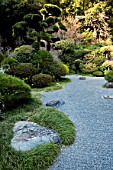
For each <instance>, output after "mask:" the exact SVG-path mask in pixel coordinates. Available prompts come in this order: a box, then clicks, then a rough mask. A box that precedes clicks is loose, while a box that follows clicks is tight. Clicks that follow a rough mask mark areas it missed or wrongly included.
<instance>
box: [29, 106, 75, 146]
mask: <svg viewBox="0 0 113 170" xmlns="http://www.w3.org/2000/svg"><path fill="white" fill-rule="evenodd" d="M30 121H33V122H36V123H38V124H40V125H42V126H45V127H48V128H51V129H54V130H55V131H57V132H58V133H59V136H60V138H61V140H62V144H63V145H69V144H72V143H73V142H74V139H75V127H74V124H73V123H72V121H71V120H70V119H69V118H68V117H67V116H66V115H65V114H64V113H63V112H61V111H59V110H56V109H54V108H52V107H40V108H39V109H38V110H36V113H35V114H34V115H33V116H32V117H31V118H30Z"/></svg>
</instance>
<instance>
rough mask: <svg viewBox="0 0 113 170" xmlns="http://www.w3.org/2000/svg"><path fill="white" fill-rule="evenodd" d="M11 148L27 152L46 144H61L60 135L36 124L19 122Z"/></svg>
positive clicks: (16, 124)
mask: <svg viewBox="0 0 113 170" xmlns="http://www.w3.org/2000/svg"><path fill="white" fill-rule="evenodd" d="M13 132H14V137H13V139H12V140H11V146H12V147H14V148H15V149H16V150H21V151H27V150H30V149H32V148H33V147H35V146H37V145H40V144H44V143H50V142H54V143H61V140H60V138H59V136H58V133H57V132H55V131H54V130H52V129H48V128H45V127H42V126H40V125H38V124H36V123H34V122H27V121H19V122H17V123H15V125H14V128H13Z"/></svg>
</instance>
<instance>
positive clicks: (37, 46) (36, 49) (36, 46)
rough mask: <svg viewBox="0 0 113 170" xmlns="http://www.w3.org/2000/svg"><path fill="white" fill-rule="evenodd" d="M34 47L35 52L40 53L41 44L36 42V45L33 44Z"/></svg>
mask: <svg viewBox="0 0 113 170" xmlns="http://www.w3.org/2000/svg"><path fill="white" fill-rule="evenodd" d="M32 47H33V48H34V49H35V51H38V50H39V48H40V43H39V42H34V43H33V44H32Z"/></svg>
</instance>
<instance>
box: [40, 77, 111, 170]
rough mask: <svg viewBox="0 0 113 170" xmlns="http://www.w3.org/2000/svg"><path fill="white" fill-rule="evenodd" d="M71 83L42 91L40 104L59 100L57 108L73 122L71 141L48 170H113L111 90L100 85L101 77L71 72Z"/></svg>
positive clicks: (102, 82) (101, 82)
mask: <svg viewBox="0 0 113 170" xmlns="http://www.w3.org/2000/svg"><path fill="white" fill-rule="evenodd" d="M68 77H69V78H71V80H72V82H71V83H68V84H67V85H66V86H65V88H64V89H61V90H57V91H53V92H43V96H42V101H43V104H45V103H46V102H48V101H50V100H51V99H53V100H59V99H62V100H63V101H65V104H64V105H62V106H60V107H59V108H58V109H59V110H60V111H63V112H64V113H65V114H66V115H68V117H69V118H70V119H71V120H72V121H73V122H74V124H75V127H76V138H75V142H74V144H72V145H70V146H68V147H66V148H63V149H62V152H61V154H60V155H59V156H58V157H57V161H56V163H55V164H54V165H52V166H51V167H50V170H113V99H108V100H107V99H104V98H103V97H102V96H104V95H106V96H112V95H113V89H106V88H102V86H103V85H104V84H105V83H106V81H105V80H104V78H102V77H99V78H98V77H86V80H84V81H81V80H79V76H75V75H71V76H68Z"/></svg>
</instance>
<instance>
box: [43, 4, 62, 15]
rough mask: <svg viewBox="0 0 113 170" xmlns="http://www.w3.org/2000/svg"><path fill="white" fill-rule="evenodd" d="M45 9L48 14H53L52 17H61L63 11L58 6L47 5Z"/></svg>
mask: <svg viewBox="0 0 113 170" xmlns="http://www.w3.org/2000/svg"><path fill="white" fill-rule="evenodd" d="M44 8H45V10H46V11H47V13H48V14H51V15H52V16H57V17H59V16H60V15H61V9H60V8H59V7H58V6H57V5H53V4H45V5H44Z"/></svg>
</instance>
